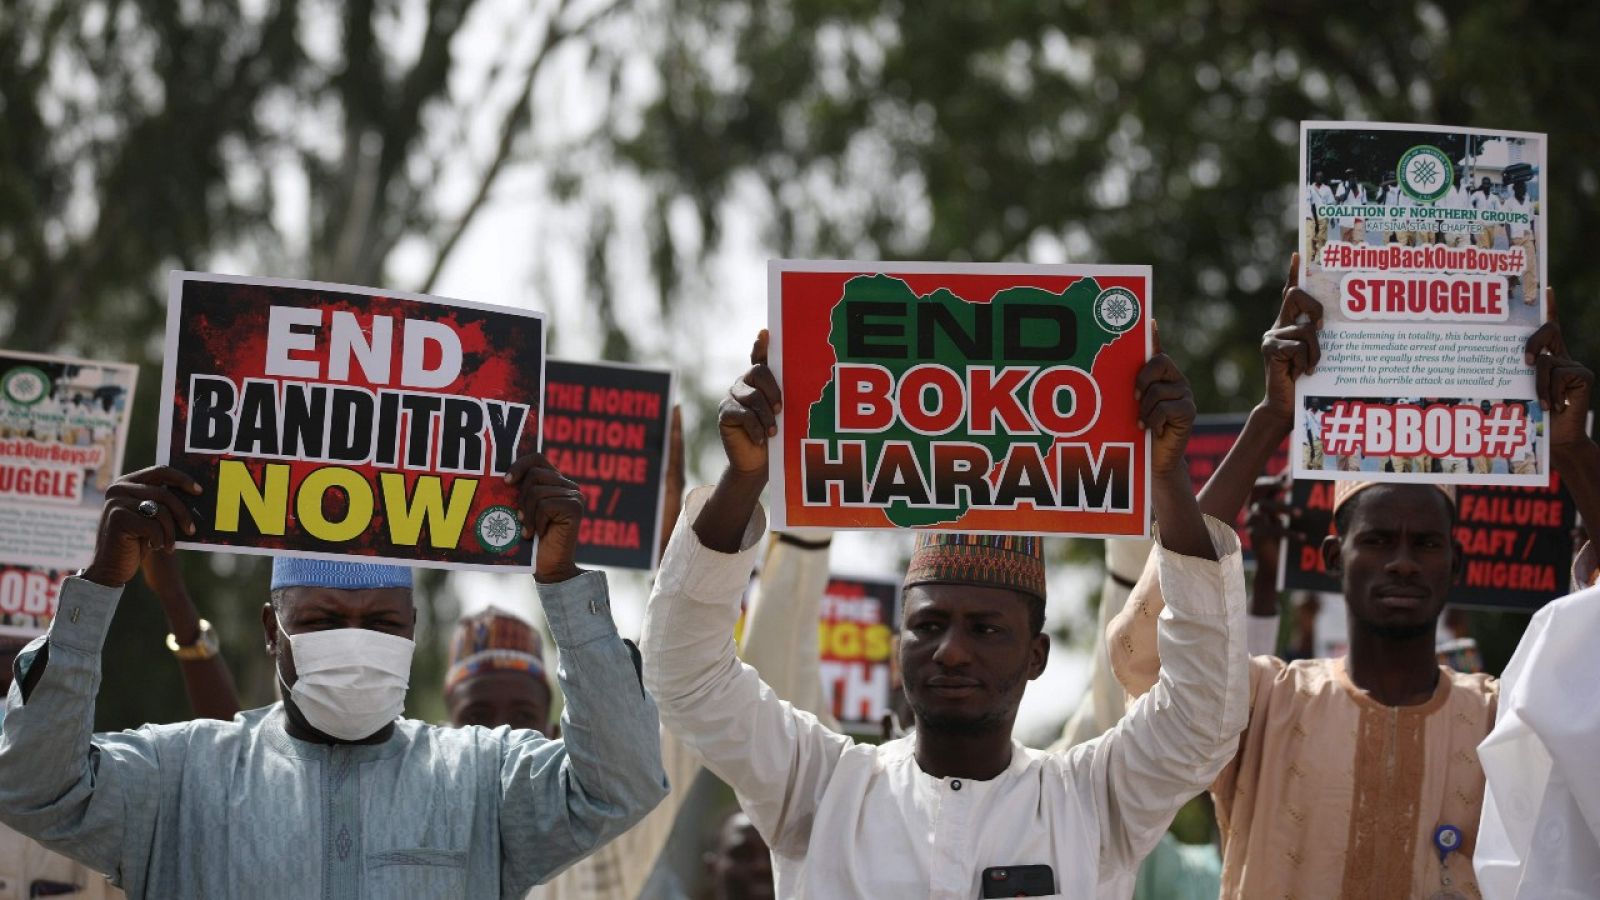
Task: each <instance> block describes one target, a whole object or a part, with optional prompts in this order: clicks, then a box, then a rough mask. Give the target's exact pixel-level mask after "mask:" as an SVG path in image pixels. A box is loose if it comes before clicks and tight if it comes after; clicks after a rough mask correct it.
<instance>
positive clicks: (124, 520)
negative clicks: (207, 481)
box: [83, 466, 200, 587]
mask: <svg viewBox="0 0 1600 900" xmlns="http://www.w3.org/2000/svg"><path fill="white" fill-rule="evenodd" d="M179 491H182V492H184V493H186V494H189V495H190V496H194V495H198V494H199V493H200V483H199V482H197V481H195V480H194V479H193V478H190V477H189V476H188V475H185V474H183V473H182V472H180V471H178V470H177V469H174V468H172V467H171V466H151V467H150V468H148V469H140V470H139V471H137V472H133V473H130V474H127V475H124V476H122V477H121V478H118V479H117V480H116V481H114V482H112V484H111V487H109V488H107V489H106V503H105V506H104V507H102V508H101V511H100V531H99V534H98V535H97V536H96V538H95V545H94V561H93V562H91V563H90V564H89V568H87V569H85V570H84V572H83V577H84V578H87V579H88V580H90V581H93V582H94V583H96V584H102V585H105V586H106V587H122V586H123V585H125V584H127V583H128V582H129V580H131V579H132V578H133V576H134V574H135V573H136V572H138V571H139V564H140V562H141V561H142V560H143V559H144V556H145V554H146V553H151V552H159V553H171V552H172V548H173V545H174V544H176V543H177V541H178V538H179V536H180V535H184V536H187V535H191V534H194V517H193V516H192V515H191V514H190V513H189V508H188V507H187V506H185V505H184V503H183V499H182V498H180V497H179V496H178V493H177V492H179Z"/></svg>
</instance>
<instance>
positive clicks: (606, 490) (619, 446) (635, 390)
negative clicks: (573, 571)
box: [543, 359, 672, 571]
mask: <svg viewBox="0 0 1600 900" xmlns="http://www.w3.org/2000/svg"><path fill="white" fill-rule="evenodd" d="M544 397H545V411H544V447H543V450H544V454H545V456H546V457H547V458H549V460H550V463H551V464H552V465H554V466H555V467H556V468H557V469H560V470H561V473H562V474H563V475H566V476H567V477H568V478H571V479H572V480H573V481H576V482H577V483H578V485H579V486H580V487H582V488H583V496H584V502H585V504H586V505H587V506H588V515H586V516H584V519H583V525H582V526H581V528H580V531H579V533H578V556H577V561H578V562H579V563H580V564H583V565H594V566H620V567H623V568H628V569H645V570H647V571H648V570H651V569H654V568H655V567H656V556H657V552H658V550H659V547H660V544H661V500H662V492H663V491H664V490H665V487H666V484H665V478H664V477H663V476H664V474H665V469H666V460H667V440H668V432H669V430H670V428H671V424H672V373H671V372H670V371H667V370H665V369H647V368H643V367H640V366H626V365H620V364H617V363H576V362H564V361H562V360H555V359H552V360H550V361H549V363H547V364H546V365H545V393H544Z"/></svg>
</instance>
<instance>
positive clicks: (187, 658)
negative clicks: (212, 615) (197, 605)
mask: <svg viewBox="0 0 1600 900" xmlns="http://www.w3.org/2000/svg"><path fill="white" fill-rule="evenodd" d="M167 649H168V650H171V651H172V653H173V655H174V656H176V657H178V659H180V660H182V661H183V662H198V661H200V660H206V659H210V658H212V657H213V656H216V655H217V633H216V632H215V631H213V630H212V629H211V623H210V622H207V621H206V620H205V619H201V620H200V636H199V637H197V638H195V641H194V643H192V644H188V645H185V646H180V645H179V644H178V638H177V637H176V636H175V635H171V634H169V635H167Z"/></svg>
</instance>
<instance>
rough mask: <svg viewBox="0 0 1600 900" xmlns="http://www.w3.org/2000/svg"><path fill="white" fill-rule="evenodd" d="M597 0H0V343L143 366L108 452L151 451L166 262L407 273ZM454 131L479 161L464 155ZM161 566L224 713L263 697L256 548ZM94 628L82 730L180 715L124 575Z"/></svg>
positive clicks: (153, 619) (425, 679) (436, 672)
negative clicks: (92, 675) (97, 652)
mask: <svg viewBox="0 0 1600 900" xmlns="http://www.w3.org/2000/svg"><path fill="white" fill-rule="evenodd" d="M579 7H581V8H579ZM614 9H615V4H613V3H600V4H594V3H584V4H579V3H571V2H568V0H552V2H549V3H545V4H541V5H539V6H537V7H533V8H518V9H514V10H508V8H507V7H505V6H500V7H495V5H494V4H492V3H480V2H478V0H426V2H422V0H418V2H405V0H349V2H343V3H336V4H330V3H323V2H314V0H261V2H246V0H217V2H199V3H187V2H185V3H178V2H171V0H92V2H85V0H0V334H3V335H4V338H3V341H0V344H3V346H6V347H10V348H15V349H22V350H32V351H39V352H73V353H79V354H84V355H88V356H91V357H100V358H107V359H123V360H130V361H134V362H139V363H142V364H143V365H142V370H141V373H140V382H141V384H140V388H139V390H138V392H137V394H136V397H135V410H134V424H133V430H132V434H131V437H130V441H129V446H128V451H127V467H128V468H129V469H133V468H138V467H141V466H145V465H149V464H151V463H152V462H153V461H154V456H155V452H154V450H155V443H156V433H155V432H156V421H157V409H158V403H160V402H161V400H162V398H160V397H159V396H158V394H159V390H158V388H159V385H160V374H161V373H160V356H161V335H162V334H163V333H164V330H165V329H164V321H165V303H164V302H163V297H164V296H165V280H164V275H165V272H166V270H168V269H170V268H174V267H182V268H190V269H196V268H213V269H221V270H224V271H247V272H259V273H266V274H274V275H285V276H295V277H311V278H319V279H326V280H331V281H343V282H351V283H357V284H376V285H384V284H388V285H391V286H394V287H402V288H414V289H421V290H427V289H428V288H429V287H431V286H432V284H433V283H434V282H435V280H436V279H437V278H438V276H439V274H440V272H441V270H442V269H443V267H444V264H445V262H446V260H448V259H449V257H450V254H451V252H452V251H453V250H454V249H455V247H456V246H457V244H458V241H459V240H460V238H461V236H462V234H463V233H465V231H466V229H467V228H468V226H469V225H470V224H471V222H472V221H473V219H474V217H475V216H476V214H477V213H478V212H479V211H480V209H482V208H483V206H484V204H485V202H486V201H487V199H488V198H489V196H490V194H491V191H492V188H493V186H494V185H495V184H496V182H497V179H498V178H499V176H500V175H501V173H502V172H503V171H504V170H505V169H507V168H508V167H509V166H510V165H512V164H514V163H515V162H517V161H519V159H520V158H521V157H523V156H525V155H526V154H527V153H529V152H530V151H529V149H528V148H529V144H530V134H531V132H532V130H533V124H534V113H533V110H534V104H533V103H532V98H533V96H534V94H535V90H536V88H537V87H538V86H539V85H540V84H542V83H543V80H544V79H545V78H547V77H548V76H547V74H546V73H547V71H548V70H549V68H550V67H549V66H548V65H547V63H548V62H549V61H550V60H551V59H552V58H554V57H555V55H556V53H557V52H558V51H559V50H560V49H561V48H563V47H566V46H568V45H571V44H581V43H582V42H584V41H588V40H590V39H591V38H592V33H593V31H594V29H595V26H596V25H597V24H598V23H600V22H602V21H603V20H605V19H606V18H607V17H609V16H611V15H612V13H613V11H614ZM475 14H476V15H497V16H499V17H501V18H502V19H503V20H504V21H503V22H500V23H498V24H500V25H503V26H504V27H500V28H493V27H491V28H489V29H487V30H488V31H490V32H491V33H492V34H493V39H492V41H491V42H490V43H489V44H488V45H487V46H488V47H489V48H490V50H491V53H490V54H489V58H487V59H474V60H472V62H475V63H478V64H479V68H480V69H481V70H484V71H485V72H486V74H484V75H483V76H482V78H481V79H479V80H478V81H476V82H472V83H467V84H462V83H458V77H459V76H460V74H461V71H462V69H463V58H462V54H463V47H462V46H461V43H460V41H459V40H458V39H459V38H460V37H461V35H462V34H463V32H464V29H465V28H466V27H467V26H468V24H469V20H470V19H471V17H472V16H473V15H475ZM484 48H485V43H484V42H482V41H480V42H478V43H476V44H474V45H473V47H472V48H470V49H472V50H474V51H476V52H477V54H478V55H479V56H481V55H483V50H484ZM468 132H471V133H472V134H473V135H474V136H477V137H478V138H479V139H478V140H477V141H475V142H471V143H470V145H471V146H486V147H487V148H488V150H487V152H486V153H472V152H465V151H464V147H466V146H469V142H468V141H467V140H466V135H467V134H468ZM482 135H487V136H488V137H487V140H483V139H482V137H481V136H482ZM444 183H449V184H453V185H455V186H456V187H457V188H458V190H456V191H454V192H446V191H441V190H440V185H441V184H444ZM452 201H453V202H452ZM404 242H410V243H411V244H412V245H414V246H415V247H420V248H421V251H422V252H421V254H420V256H421V258H423V259H424V264H423V272H424V274H423V275H422V277H421V279H420V281H418V282H416V283H411V284H393V282H392V281H391V280H390V279H391V276H392V274H393V273H392V272H391V271H390V265H391V261H392V259H393V257H394V255H395V250H396V248H397V247H399V246H401V245H402V243H404ZM183 566H184V572H185V578H186V581H187V582H188V584H189V588H190V592H191V593H192V594H193V596H194V598H195V600H196V603H197V605H198V606H199V607H200V611H201V614H202V615H204V616H206V617H207V618H209V619H210V620H211V621H212V622H214V623H215V624H216V625H217V627H218V630H219V632H220V634H221V636H222V639H223V645H224V652H225V653H226V654H227V656H228V661H229V664H230V666H231V667H232V668H233V669H234V671H235V673H236V675H237V680H238V683H239V685H240V689H241V693H242V694H243V697H242V700H243V701H244V703H245V705H246V706H247V707H248V706H252V705H257V704H261V703H266V702H270V701H271V699H272V685H273V682H274V677H273V673H272V670H271V666H270V664H269V663H268V662H267V660H266V658H265V657H264V655H263V653H262V632H261V625H260V622H259V612H260V603H261V602H262V601H264V600H265V598H266V586H267V566H266V564H265V559H264V558H262V557H244V556H225V555H217V554H197V553H185V554H184V558H183ZM443 585H444V580H443V579H442V578H441V577H439V576H438V573H429V574H428V575H427V576H426V577H424V579H423V580H422V581H421V582H420V586H419V594H421V595H423V596H424V597H428V596H432V597H434V598H435V599H436V600H440V601H442V602H435V603H424V604H422V605H421V606H420V609H419V612H420V615H421V616H422V617H423V622H422V623H421V625H420V628H419V647H418V654H417V666H416V669H415V670H414V673H413V674H414V679H415V680H414V683H415V684H416V685H417V686H418V688H419V690H417V691H413V692H412V712H413V714H420V715H423V716H424V717H430V718H435V719H437V718H439V717H441V716H442V714H443V705H442V702H441V701H440V699H439V698H438V696H437V692H436V691H431V690H429V689H428V688H429V687H430V686H432V685H437V684H439V683H440V681H441V680H442V674H443V673H442V668H443V652H444V651H443V646H442V644H443V638H444V636H445V635H446V634H447V632H448V628H449V626H450V624H451V622H452V621H453V617H454V610H455V606H454V604H453V602H451V601H450V598H449V597H448V595H447V593H446V592H445V591H444V590H443ZM113 628H114V629H115V633H116V634H117V635H118V636H119V639H118V640H114V641H111V642H109V644H108V650H107V666H108V672H110V673H114V674H113V675H111V676H110V677H108V678H107V681H106V684H105V686H104V689H103V691H102V694H101V699H102V702H101V703H100V705H99V724H100V725H101V726H102V727H126V726H131V725H136V724H139V723H143V722H160V721H171V720H176V719H181V718H187V717H188V710H187V703H186V702H185V701H184V699H183V694H182V691H181V688H180V681H179V676H178V667H177V663H176V662H175V661H174V660H173V659H172V657H171V655H170V654H168V653H167V651H166V649H165V647H164V646H163V640H162V639H163V636H164V634H165V632H166V626H165V622H164V620H163V617H162V615H161V612H160V609H159V607H158V605H157V604H156V602H155V600H154V598H153V597H151V596H149V594H148V593H147V592H146V591H145V589H144V587H143V585H142V583H141V582H138V581H136V582H135V583H134V585H133V586H131V587H130V589H129V590H128V591H127V592H126V594H125V597H124V600H123V602H122V603H121V605H120V606H119V609H118V614H117V621H116V623H115V624H114V626H113ZM121 675H131V676H132V677H119V676H121Z"/></svg>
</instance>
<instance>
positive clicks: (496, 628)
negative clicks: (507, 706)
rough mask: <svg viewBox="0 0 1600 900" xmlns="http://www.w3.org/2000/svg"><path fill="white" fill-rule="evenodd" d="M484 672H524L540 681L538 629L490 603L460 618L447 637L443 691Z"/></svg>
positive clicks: (540, 655) (542, 674) (542, 658)
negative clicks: (479, 610) (448, 640)
mask: <svg viewBox="0 0 1600 900" xmlns="http://www.w3.org/2000/svg"><path fill="white" fill-rule="evenodd" d="M484 672H524V673H526V674H528V675H529V676H530V677H532V678H535V679H537V680H539V681H540V682H543V681H544V680H545V676H544V656H543V652H542V650H541V642H540V640H539V632H538V631H536V630H534V627H533V626H532V625H530V624H528V623H527V622H526V621H524V620H522V619H520V618H518V617H516V616H514V615H512V614H510V613H508V612H505V611H504V610H500V609H496V608H495V607H493V606H491V607H489V608H488V609H485V610H483V611H482V612H479V613H475V614H473V615H470V616H464V617H462V619H461V621H459V622H457V623H456V631H455V634H454V635H453V636H452V637H451V639H450V666H449V669H448V670H447V671H446V673H445V677H444V688H445V690H446V691H448V690H450V689H451V688H452V687H455V686H456V685H457V684H460V683H461V682H463V681H465V680H467V679H468V678H471V677H472V676H474V675H479V674H482V673H484Z"/></svg>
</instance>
